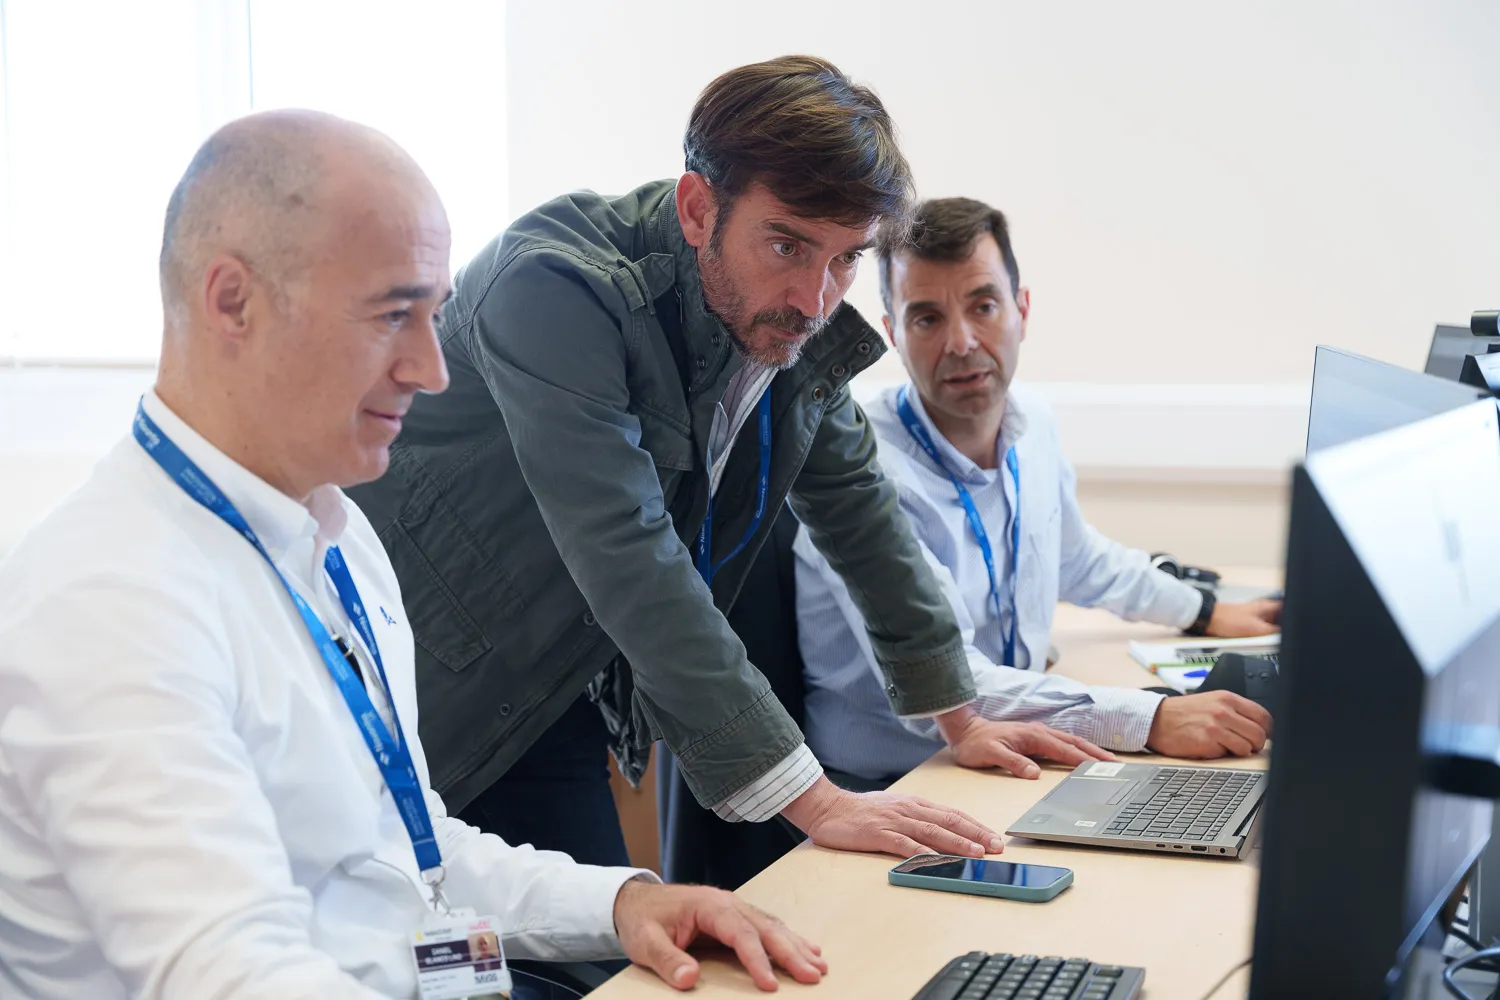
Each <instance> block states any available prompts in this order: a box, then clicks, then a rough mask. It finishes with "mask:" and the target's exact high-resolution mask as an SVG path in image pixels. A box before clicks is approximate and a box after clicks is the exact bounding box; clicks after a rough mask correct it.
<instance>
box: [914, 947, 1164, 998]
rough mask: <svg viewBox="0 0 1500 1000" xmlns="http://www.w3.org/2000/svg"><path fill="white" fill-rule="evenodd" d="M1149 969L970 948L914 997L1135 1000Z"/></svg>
mask: <svg viewBox="0 0 1500 1000" xmlns="http://www.w3.org/2000/svg"><path fill="white" fill-rule="evenodd" d="M1145 980H1146V970H1145V969H1131V968H1126V967H1124V966H1120V965H1099V964H1097V963H1095V962H1090V961H1089V960H1088V959H1086V958H1066V959H1065V958H1037V957H1036V956H1035V955H1022V956H1020V957H1019V958H1017V957H1016V956H1015V955H987V954H985V953H984V952H982V951H971V952H969V953H968V954H967V955H964V956H963V957H962V958H955V959H954V960H953V961H951V962H949V963H948V964H947V965H945V966H943V969H942V971H941V972H939V973H938V974H937V975H935V976H933V977H932V978H931V979H929V980H928V981H927V985H926V986H924V987H922V988H921V989H920V990H918V991H917V995H916V996H915V997H913V998H912V1000H1135V998H1136V997H1138V996H1140V993H1141V984H1142V983H1143V982H1145Z"/></svg>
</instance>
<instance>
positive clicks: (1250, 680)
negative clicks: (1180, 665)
mask: <svg viewBox="0 0 1500 1000" xmlns="http://www.w3.org/2000/svg"><path fill="white" fill-rule="evenodd" d="M1276 671H1277V666H1276V661H1274V660H1270V659H1267V658H1266V657H1263V656H1246V655H1244V654H1243V653H1220V654H1219V658H1218V659H1217V660H1216V661H1214V668H1213V669H1212V670H1210V671H1209V672H1208V676H1207V677H1205V678H1204V679H1203V683H1202V684H1201V685H1199V687H1198V690H1199V691H1233V692H1234V693H1235V694H1237V695H1241V696H1243V697H1245V698H1249V699H1250V700H1251V701H1253V702H1255V703H1256V704H1257V705H1259V706H1260V707H1261V708H1264V709H1265V710H1266V711H1268V712H1271V713H1273V714H1274V713H1275V709H1274V707H1273V706H1272V703H1273V702H1274V701H1275V698H1276V687H1277V684H1276V681H1277V672H1276Z"/></svg>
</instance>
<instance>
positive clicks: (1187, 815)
mask: <svg viewBox="0 0 1500 1000" xmlns="http://www.w3.org/2000/svg"><path fill="white" fill-rule="evenodd" d="M1265 791H1266V772H1264V771H1249V770H1244V769H1241V768H1228V767H1191V766H1182V765H1177V764H1125V763H1120V762H1107V761H1088V762H1086V763H1083V764H1079V765H1078V766H1077V767H1076V768H1074V769H1073V773H1072V774H1070V775H1068V776H1067V777H1066V778H1064V779H1063V780H1062V783H1061V784H1059V785H1058V786H1057V787H1056V788H1054V789H1052V791H1051V792H1049V793H1048V794H1047V797H1046V798H1044V799H1042V801H1040V802H1038V803H1037V804H1036V805H1034V806H1032V807H1031V809H1030V811H1028V812H1027V813H1026V815H1024V816H1022V817H1021V818H1020V819H1018V820H1016V822H1014V823H1012V824H1011V827H1010V829H1008V830H1006V831H1005V832H1006V833H1007V834H1009V835H1010V836H1012V837H1026V838H1028V839H1030V840H1055V841H1058V842H1060V843H1064V844H1083V845H1085V846H1087V847H1124V848H1128V849H1131V850H1138V851H1161V852H1164V853H1168V854H1197V855H1203V856H1207V857H1215V858H1239V857H1242V856H1244V855H1245V854H1246V853H1248V852H1249V850H1250V849H1251V847H1253V846H1254V842H1255V839H1254V834H1255V828H1256V824H1257V822H1258V821H1259V819H1260V813H1261V808H1260V807H1261V802H1262V800H1263V799H1264V796H1265Z"/></svg>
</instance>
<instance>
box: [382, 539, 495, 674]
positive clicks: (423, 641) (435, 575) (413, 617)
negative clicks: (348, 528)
mask: <svg viewBox="0 0 1500 1000" xmlns="http://www.w3.org/2000/svg"><path fill="white" fill-rule="evenodd" d="M381 541H382V542H384V543H385V548H386V551H387V552H388V553H389V554H390V557H391V563H392V564H393V565H394V566H395V567H396V571H397V575H398V576H399V577H400V579H401V585H402V588H401V589H402V603H403V604H404V605H405V607H406V620H407V621H408V622H410V623H411V628H412V635H413V637H414V638H415V639H416V641H417V645H419V646H421V647H422V648H423V649H425V650H426V651H427V652H428V653H430V654H432V657H433V658H434V659H436V660H437V661H438V662H439V663H441V664H442V665H443V666H445V667H447V668H448V669H449V670H451V671H453V672H454V673H458V672H460V671H462V670H464V669H465V668H466V667H468V666H469V664H471V663H473V662H474V661H475V660H477V659H478V658H479V657H480V656H482V655H483V654H485V653H487V652H489V650H490V649H491V645H490V640H489V638H488V637H487V636H486V635H485V634H484V630H483V629H481V628H480V627H479V624H478V623H477V622H475V621H474V619H473V618H472V617H470V615H469V613H468V612H467V611H465V610H464V606H463V604H462V603H460V602H459V600H458V597H457V595H456V594H454V593H453V591H452V589H451V588H450V587H449V586H448V584H447V582H446V581H445V580H444V579H443V577H442V574H440V573H439V572H438V571H437V568H436V567H435V566H433V564H432V561H431V560H430V559H428V558H427V553H426V552H424V551H423V550H422V547H421V546H419V545H418V544H417V542H416V540H415V539H413V538H412V536H411V533H410V532H409V531H408V530H407V529H406V526H405V525H403V524H402V523H401V522H399V521H397V522H395V523H393V524H391V525H390V526H388V527H387V528H386V529H385V531H383V532H381Z"/></svg>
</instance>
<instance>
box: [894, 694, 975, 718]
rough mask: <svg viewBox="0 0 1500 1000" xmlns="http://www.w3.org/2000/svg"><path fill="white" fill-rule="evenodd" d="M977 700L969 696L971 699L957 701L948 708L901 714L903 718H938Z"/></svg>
mask: <svg viewBox="0 0 1500 1000" xmlns="http://www.w3.org/2000/svg"><path fill="white" fill-rule="evenodd" d="M977 700H978V699H976V698H969V699H966V700H964V701H960V702H957V703H956V704H953V705H949V706H948V707H947V708H939V709H935V710H933V711H931V712H913V713H912V714H911V715H903V716H901V718H903V719H936V718H937V717H938V716H940V715H947V714H948V713H949V712H956V711H958V710H959V709H960V708H963V707H964V706H966V705H972V704H974V702H975V701H977Z"/></svg>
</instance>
